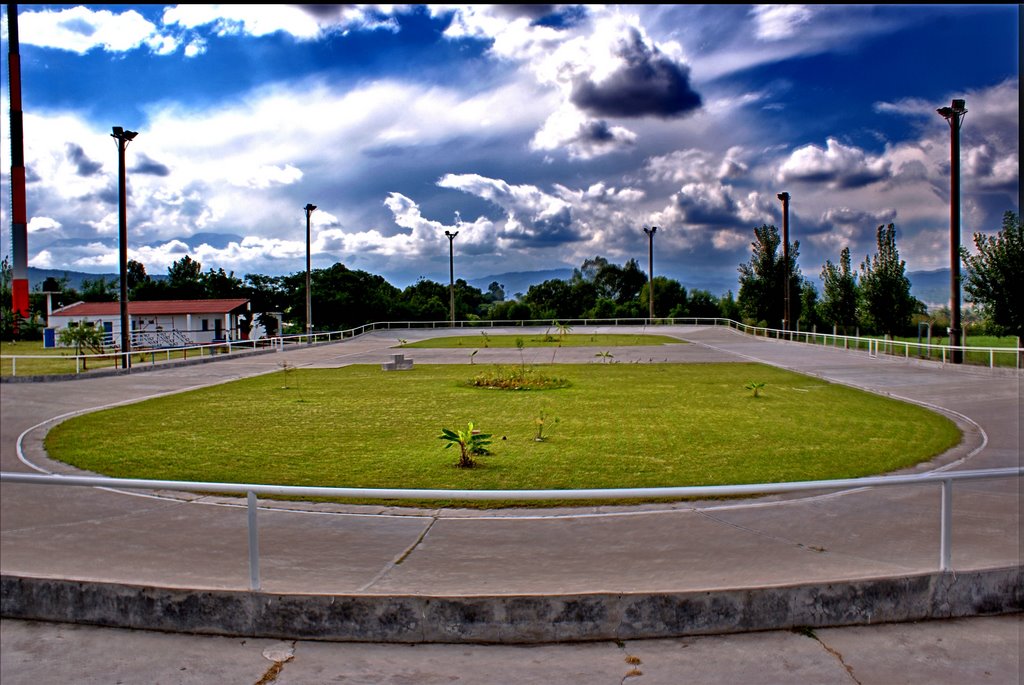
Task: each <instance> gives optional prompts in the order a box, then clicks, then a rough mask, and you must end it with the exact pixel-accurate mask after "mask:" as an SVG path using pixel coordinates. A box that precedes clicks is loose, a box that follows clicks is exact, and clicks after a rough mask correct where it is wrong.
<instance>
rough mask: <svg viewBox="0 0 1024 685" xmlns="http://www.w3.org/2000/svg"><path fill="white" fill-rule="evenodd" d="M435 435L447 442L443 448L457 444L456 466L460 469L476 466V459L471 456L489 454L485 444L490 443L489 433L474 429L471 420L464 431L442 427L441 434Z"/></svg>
mask: <svg viewBox="0 0 1024 685" xmlns="http://www.w3.org/2000/svg"><path fill="white" fill-rule="evenodd" d="M437 437H438V439H439V440H444V441H446V442H447V443H448V444H447V445H445V446H444V447H445V449H448V448H449V447H451V446H452V445H458V446H459V452H460V454H459V463H458V467H459V468H460V469H471V468H473V467H474V466H476V460H475V459H473V457H475V456H479V455H482V454H489V452H488V450H487V445H490V444H491V434H490V433H481V432H480V431H477V430H474V429H473V422H472V421H470V422H469V426H468V427H467V428H466V430H464V431H462V430H451V429H449V428H442V429H441V435H439V436H437Z"/></svg>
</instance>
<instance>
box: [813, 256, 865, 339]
mask: <svg viewBox="0 0 1024 685" xmlns="http://www.w3.org/2000/svg"><path fill="white" fill-rule="evenodd" d="M821 283H822V287H823V290H824V292H823V293H822V297H821V304H819V305H818V311H819V313H820V314H821V318H822V319H823V320H824V322H825V323H827V324H830V325H832V326H841V327H842V328H843V332H844V333H845V332H846V327H847V326H852V325H854V324H856V323H857V298H858V289H857V274H856V273H855V272H854V271H853V270H852V269H851V268H850V248H848V247H844V248H843V251H842V252H841V253H840V255H839V265H838V266H837V265H835V264H833V263H832V262H831V261H826V262H825V266H823V267H822V268H821Z"/></svg>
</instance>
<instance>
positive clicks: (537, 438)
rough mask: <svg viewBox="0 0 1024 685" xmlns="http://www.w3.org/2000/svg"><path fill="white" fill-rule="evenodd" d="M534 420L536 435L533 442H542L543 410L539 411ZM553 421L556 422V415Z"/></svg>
mask: <svg viewBox="0 0 1024 685" xmlns="http://www.w3.org/2000/svg"><path fill="white" fill-rule="evenodd" d="M534 422H535V423H536V424H537V435H536V436H534V438H533V439H534V441H535V442H544V412H541V413H540V416H538V417H537V418H536V420H535V421H534ZM554 422H555V423H558V418H557V417H556V418H555V420H554Z"/></svg>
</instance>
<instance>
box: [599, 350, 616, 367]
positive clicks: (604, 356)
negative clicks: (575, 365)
mask: <svg viewBox="0 0 1024 685" xmlns="http://www.w3.org/2000/svg"><path fill="white" fill-rule="evenodd" d="M594 356H595V357H601V363H602V364H609V363H611V360H612V359H614V358H615V355H614V354H612V353H611V352H609V351H608V350H605V351H604V352H598V353H597V354H595V355H594Z"/></svg>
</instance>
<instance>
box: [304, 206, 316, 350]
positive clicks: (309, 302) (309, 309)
mask: <svg viewBox="0 0 1024 685" xmlns="http://www.w3.org/2000/svg"><path fill="white" fill-rule="evenodd" d="M303 209H304V210H306V344H307V345H309V344H311V343H312V342H313V297H312V294H311V292H310V289H309V215H310V214H312V213H313V210H314V209H316V205H314V204H312V203H307V204H306V206H305V207H303Z"/></svg>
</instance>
